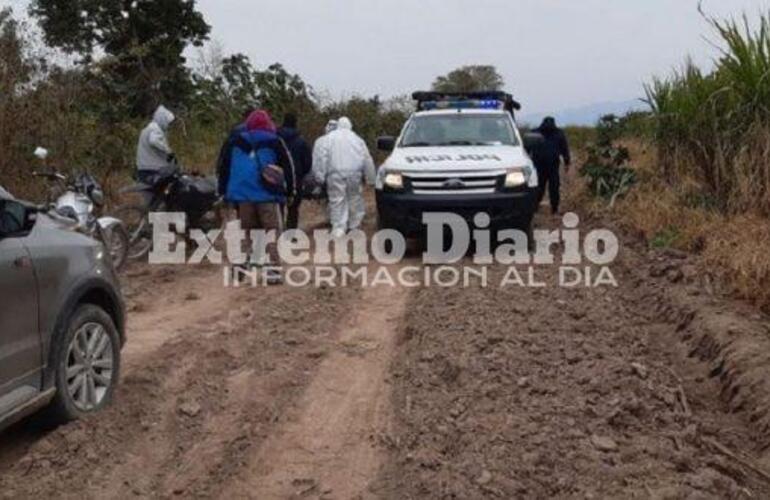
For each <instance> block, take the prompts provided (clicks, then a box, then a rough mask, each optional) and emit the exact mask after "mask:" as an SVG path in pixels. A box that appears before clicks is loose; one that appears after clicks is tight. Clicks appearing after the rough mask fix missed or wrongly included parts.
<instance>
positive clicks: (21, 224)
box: [0, 200, 32, 239]
mask: <svg viewBox="0 0 770 500" xmlns="http://www.w3.org/2000/svg"><path fill="white" fill-rule="evenodd" d="M30 219H31V218H30V210H29V209H28V208H27V207H26V206H25V205H24V204H22V203H20V202H18V201H15V200H0V239H2V238H5V237H8V236H15V235H17V234H20V233H24V232H26V231H27V230H28V229H29V228H30V223H31V222H32V221H31V220H30Z"/></svg>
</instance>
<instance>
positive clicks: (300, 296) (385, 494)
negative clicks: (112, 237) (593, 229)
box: [0, 218, 770, 499]
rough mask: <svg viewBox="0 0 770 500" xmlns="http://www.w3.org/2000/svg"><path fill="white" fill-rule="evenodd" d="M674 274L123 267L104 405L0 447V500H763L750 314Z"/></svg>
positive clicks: (5, 437) (647, 268)
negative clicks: (240, 276) (121, 346)
mask: <svg viewBox="0 0 770 500" xmlns="http://www.w3.org/2000/svg"><path fill="white" fill-rule="evenodd" d="M539 223H540V225H541V226H554V225H556V224H557V221H554V220H552V219H549V218H542V219H541V220H540V222H539ZM586 224H587V225H588V226H597V225H599V224H601V223H600V222H598V221H586ZM688 266H689V264H688V262H687V260H686V258H684V257H683V256H680V255H664V254H657V255H647V254H646V251H643V250H641V249H635V248H633V246H632V247H628V248H627V249H626V251H624V252H623V255H622V258H621V260H620V261H619V262H617V263H615V264H613V267H612V269H613V271H614V273H615V275H616V278H617V280H618V283H619V287H618V288H575V289H565V288H559V287H555V286H548V287H546V288H521V287H516V286H510V287H505V288H499V287H497V286H490V287H487V288H481V287H479V286H471V287H470V288H468V289H461V288H452V289H446V288H439V287H430V288H418V289H407V288H399V287H395V288H392V287H378V288H355V287H352V288H291V287H278V288H268V289H263V288H259V289H256V290H254V289H240V290H233V289H224V288H222V286H221V280H222V278H221V271H220V270H219V269H218V268H215V267H206V266H202V267H197V268H193V269H190V268H172V267H168V268H167V267H160V268H155V267H141V266H140V267H137V268H134V269H132V270H130V272H129V274H128V276H127V280H126V295H127V297H128V304H129V310H130V321H129V328H128V330H129V331H128V335H129V338H130V339H131V340H130V343H129V344H128V345H127V347H126V350H125V353H124V356H125V364H124V367H125V369H124V376H123V382H122V385H121V387H120V389H119V391H118V394H117V398H116V401H115V404H114V406H113V407H111V408H110V409H109V410H107V411H106V412H104V413H103V414H101V415H99V416H96V417H94V418H91V419H88V420H87V421H84V422H78V423H73V424H70V425H67V426H64V427H60V428H58V429H53V430H50V429H42V428H41V427H40V424H39V422H37V421H35V420H34V419H32V420H30V421H27V422H25V423H23V424H21V425H18V426H16V427H15V428H13V429H11V430H10V431H8V432H5V433H3V434H2V435H0V498H40V497H56V498H132V497H138V498H141V497H149V498H172V497H180V498H256V499H263V498H266V499H270V498H323V499H349V498H426V497H427V498H523V497H526V498H546V497H568V498H607V497H611V498H770V489H769V488H768V484H770V481H769V480H770V475H767V476H766V477H765V475H766V472H765V471H768V470H770V462H768V460H767V456H766V453H765V450H766V449H767V444H768V439H767V436H768V433H767V427H766V425H765V421H766V418H767V412H766V411H765V412H764V413H763V412H762V409H763V406H762V405H758V404H752V401H753V400H752V395H753V394H762V390H763V385H762V382H761V381H759V378H760V377H759V376H758V375H757V374H761V373H764V372H763V371H762V366H759V365H760V364H761V363H759V362H756V358H752V359H754V360H755V365H752V366H753V370H754V371H752V372H750V373H749V374H748V375H747V374H743V373H742V372H740V371H739V370H738V369H737V368H735V367H734V366H733V365H731V364H730V363H732V362H733V360H734V359H736V358H735V356H737V355H739V354H741V353H744V352H745V350H742V348H741V345H742V344H741V342H743V340H744V339H746V338H749V339H751V340H752V342H755V344H752V345H754V346H756V347H758V348H761V347H763V346H764V345H766V344H763V343H762V342H766V337H767V335H768V332H767V331H766V330H764V329H763V328H764V327H763V325H764V321H765V318H763V317H761V316H758V315H756V314H755V313H753V312H750V311H745V310H742V309H741V308H740V305H736V304H732V303H730V302H728V301H725V300H723V299H720V298H719V297H716V296H714V295H712V294H710V293H707V291H705V290H704V288H703V286H702V284H701V283H699V282H698V280H697V279H696V278H697V274H698V273H697V272H693V270H692V269H690V268H689V267H688ZM504 272H505V269H503V268H493V269H492V271H491V277H490V282H492V283H494V282H495V280H496V279H498V278H500V277H501V275H502V273H504ZM539 273H540V276H539V278H540V279H541V280H542V281H546V282H548V281H553V279H554V276H553V273H555V271H554V270H553V269H549V268H543V269H542V270H540V271H539ZM680 299H681V301H685V302H686V303H687V304H686V307H685V306H683V305H681V303H680ZM685 299H686V300H685ZM693 311H696V312H697V314H693V313H692V312H693ZM714 318H716V319H714ZM717 320H718V321H717ZM717 324H718V328H717V327H715V326H714V325H717ZM711 327H713V328H714V329H715V330H719V331H722V330H725V329H729V330H730V331H734V332H735V333H734V334H731V335H730V337H729V338H730V339H731V340H729V342H730V343H729V345H727V344H725V345H727V347H725V345H720V344H719V343H718V342H716V341H713V342H711V341H709V340H708V338H707V335H706V332H707V331H708V330H709V328H711ZM763 332H764V333H763ZM715 335H716V334H715ZM763 335H764V337H762V336H763ZM763 338H764V340H763ZM704 339H705V340H704ZM731 353H733V355H732V356H733V357H729V356H731ZM728 358H729V359H728ZM737 359H739V360H742V359H744V358H740V357H738V358H737ZM737 362H738V361H736V363H737ZM764 366H767V365H766V364H765V365H764ZM720 367H721V368H720ZM730 388H737V389H730ZM733 390H735V394H733ZM736 394H739V396H736Z"/></svg>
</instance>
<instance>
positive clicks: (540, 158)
mask: <svg viewBox="0 0 770 500" xmlns="http://www.w3.org/2000/svg"><path fill="white" fill-rule="evenodd" d="M534 132H537V133H539V134H541V135H542V136H543V139H545V140H544V141H543V143H542V144H540V145H539V146H538V147H537V150H536V151H535V154H534V155H533V160H534V162H535V167H536V168H537V175H538V178H539V180H540V185H539V186H538V193H537V204H538V206H540V204H541V203H542V202H543V199H544V198H545V190H546V187H547V188H548V198H549V199H550V201H551V210H552V212H553V214H554V215H557V214H558V213H559V204H560V203H561V192H560V191H561V172H560V170H561V162H562V160H564V167H565V171H567V172H568V171H569V167H570V164H571V162H572V158H571V156H570V151H569V144H568V143H567V136H566V135H565V134H564V131H562V130H561V129H560V128H559V127H557V126H556V120H555V119H554V118H553V117H550V116H549V117H547V118H546V119H545V120H543V123H542V125H540V127H539V128H537V129H535V130H534Z"/></svg>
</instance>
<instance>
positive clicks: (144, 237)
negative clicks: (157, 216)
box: [115, 204, 152, 260]
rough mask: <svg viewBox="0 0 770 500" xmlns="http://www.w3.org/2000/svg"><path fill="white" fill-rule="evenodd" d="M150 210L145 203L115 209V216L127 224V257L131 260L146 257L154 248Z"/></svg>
mask: <svg viewBox="0 0 770 500" xmlns="http://www.w3.org/2000/svg"><path fill="white" fill-rule="evenodd" d="M149 214H150V211H149V210H148V209H147V207H145V206H144V205H141V204H137V205H123V206H121V207H119V208H118V209H117V210H116V211H115V217H117V218H118V219H120V220H122V221H123V223H124V224H125V225H126V232H127V235H128V245H127V247H126V248H127V250H128V251H127V257H128V259H130V260H139V259H141V258H144V257H145V256H146V255H147V254H148V253H150V250H151V249H152V227H151V226H150V218H149Z"/></svg>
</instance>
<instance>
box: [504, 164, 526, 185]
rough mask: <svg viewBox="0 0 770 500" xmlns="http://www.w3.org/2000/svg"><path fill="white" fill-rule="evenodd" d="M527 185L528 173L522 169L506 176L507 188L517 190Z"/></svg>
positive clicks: (512, 171)
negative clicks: (516, 188)
mask: <svg viewBox="0 0 770 500" xmlns="http://www.w3.org/2000/svg"><path fill="white" fill-rule="evenodd" d="M526 183H527V173H526V172H525V171H524V170H523V169H520V168H517V169H515V170H511V171H509V172H508V175H506V176H505V187H507V188H515V187H520V186H523V185H525V184H526Z"/></svg>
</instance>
